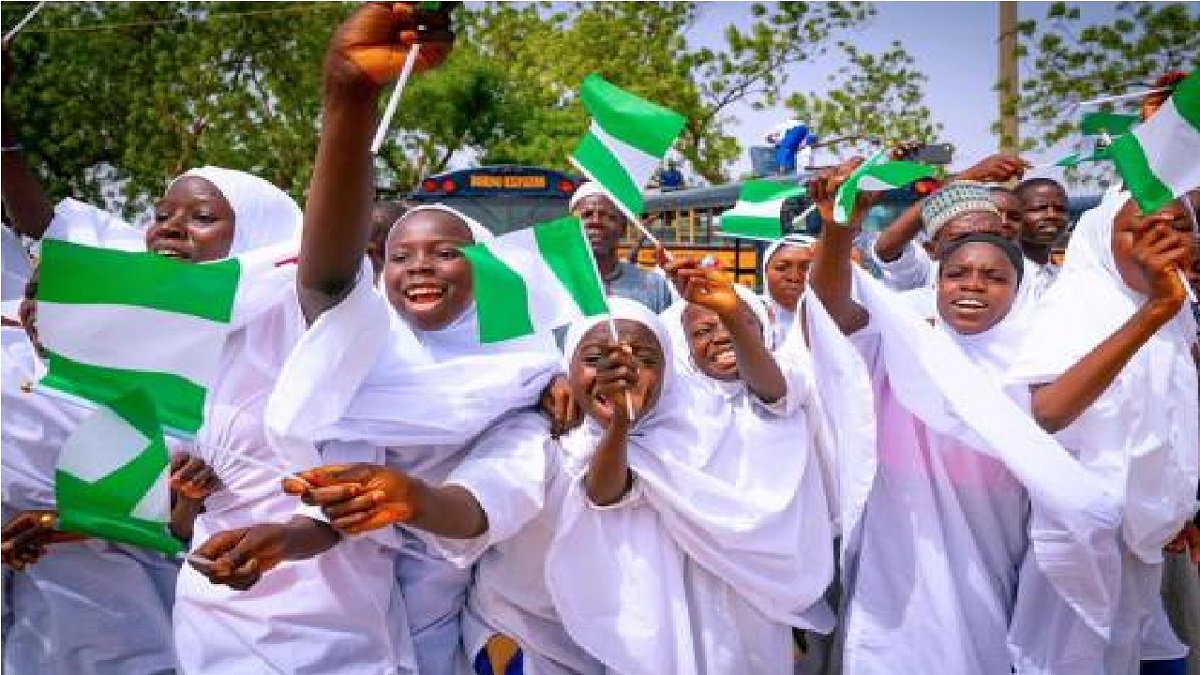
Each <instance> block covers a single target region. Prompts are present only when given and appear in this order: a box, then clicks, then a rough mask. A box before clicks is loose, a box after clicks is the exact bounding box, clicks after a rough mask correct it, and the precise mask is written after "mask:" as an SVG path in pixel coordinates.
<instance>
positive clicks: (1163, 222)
mask: <svg viewBox="0 0 1200 675" xmlns="http://www.w3.org/2000/svg"><path fill="white" fill-rule="evenodd" d="M1173 221H1174V217H1173V216H1172V215H1171V214H1169V213H1167V212H1159V213H1156V214H1153V215H1150V216H1146V217H1144V218H1140V217H1139V218H1135V219H1133V223H1132V226H1131V228H1130V229H1131V230H1132V232H1133V249H1132V251H1131V253H1132V256H1133V259H1134V261H1135V262H1136V263H1137V266H1138V269H1139V271H1140V272H1141V274H1142V275H1143V277H1144V278H1145V280H1146V287H1147V288H1148V289H1149V296H1150V299H1151V301H1155V302H1159V303H1161V304H1162V305H1163V306H1164V307H1166V308H1169V310H1170V312H1171V313H1172V314H1174V313H1175V312H1178V311H1179V309H1180V308H1181V307H1183V303H1184V301H1185V300H1186V299H1187V292H1186V290H1185V289H1184V287H1183V281H1182V280H1181V279H1180V277H1179V271H1178V270H1181V269H1186V268H1187V266H1188V265H1190V264H1191V257H1192V252H1191V246H1192V244H1191V242H1190V241H1189V237H1192V236H1193V235H1192V234H1191V233H1188V232H1181V231H1179V230H1176V229H1173V228H1172V227H1171V223H1172V222H1173Z"/></svg>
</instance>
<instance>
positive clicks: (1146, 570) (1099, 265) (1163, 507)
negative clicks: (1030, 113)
mask: <svg viewBox="0 0 1200 675" xmlns="http://www.w3.org/2000/svg"><path fill="white" fill-rule="evenodd" d="M1128 199H1129V195H1128V193H1127V192H1121V191H1119V190H1116V189H1114V190H1110V191H1108V192H1107V193H1106V194H1105V197H1104V199H1103V201H1102V202H1101V203H1100V205H1099V206H1097V207H1096V208H1094V209H1092V210H1090V211H1088V212H1087V213H1085V214H1084V215H1083V216H1082V217H1081V218H1080V221H1079V224H1078V225H1077V226H1076V228H1075V233H1074V235H1073V236H1072V238H1071V243H1070V245H1069V247H1068V249H1067V256H1066V263H1065V264H1064V266H1063V270H1062V274H1061V275H1060V277H1059V279H1058V281H1057V282H1056V284H1055V286H1054V287H1052V288H1051V290H1050V292H1049V293H1047V295H1046V296H1044V298H1043V299H1042V305H1041V306H1040V307H1039V309H1038V312H1037V313H1036V314H1035V315H1034V316H1033V317H1031V321H1032V323H1031V326H1032V329H1031V331H1030V333H1029V334H1028V335H1027V336H1026V342H1025V345H1024V349H1023V351H1022V358H1021V360H1020V362H1019V363H1018V364H1017V365H1016V366H1015V367H1014V378H1015V379H1017V380H1019V381H1022V382H1027V383H1040V382H1046V381H1050V380H1053V379H1054V378H1056V377H1058V376H1059V375H1061V374H1062V373H1063V372H1064V371H1065V370H1066V369H1067V368H1069V367H1070V366H1071V365H1072V364H1074V363H1075V362H1077V361H1078V360H1079V358H1081V357H1082V356H1084V355H1085V354H1087V353H1088V352H1089V351H1090V350H1091V349H1093V348H1094V347H1095V346H1096V345H1098V344H1099V343H1100V342H1101V341H1103V340H1104V339H1105V338H1107V337H1108V336H1109V335H1111V334H1112V333H1113V332H1114V331H1115V330H1116V329H1117V328H1118V327H1119V326H1120V325H1121V324H1122V323H1124V322H1125V321H1126V320H1127V319H1128V318H1129V317H1130V316H1132V315H1133V314H1134V312H1135V311H1136V310H1137V308H1138V307H1139V306H1140V305H1141V304H1142V303H1143V302H1145V298H1144V297H1140V296H1139V295H1138V294H1136V293H1134V292H1133V291H1132V290H1130V289H1129V288H1128V287H1126V286H1125V284H1124V282H1123V281H1122V280H1121V278H1120V275H1119V273H1118V272H1117V269H1116V262H1115V260H1114V258H1113V253H1112V246H1111V239H1112V229H1113V221H1114V219H1115V217H1116V214H1117V213H1118V211H1119V210H1120V208H1121V207H1122V206H1123V205H1124V203H1125V202H1126V201H1127V200H1128ZM1195 336H1196V324H1195V320H1194V319H1193V317H1192V314H1191V310H1190V308H1189V307H1187V306H1186V303H1185V306H1184V307H1183V308H1182V309H1181V310H1180V312H1179V314H1178V315H1177V316H1176V317H1175V318H1174V319H1173V320H1172V321H1171V322H1170V323H1168V324H1167V325H1166V326H1164V327H1163V328H1162V329H1160V330H1159V331H1158V333H1157V334H1155V335H1154V336H1153V337H1152V338H1151V339H1150V340H1149V341H1148V342H1147V343H1146V344H1145V345H1143V346H1142V347H1141V348H1140V349H1139V350H1138V352H1137V354H1135V355H1134V357H1133V359H1132V360H1131V361H1130V362H1129V364H1128V365H1127V366H1126V367H1125V368H1124V369H1123V370H1122V371H1121V373H1120V374H1119V375H1118V376H1117V378H1116V379H1115V380H1114V381H1113V383H1112V384H1111V385H1110V386H1109V387H1108V388H1107V389H1106V390H1105V392H1104V394H1103V395H1101V397H1100V398H1099V399H1098V400H1097V401H1096V402H1095V403H1094V404H1093V405H1092V406H1091V407H1089V408H1088V409H1087V410H1086V411H1084V413H1083V414H1082V415H1080V416H1079V418H1078V419H1076V420H1075V422H1073V423H1072V424H1071V425H1070V426H1068V427H1067V428H1066V429H1063V430H1062V431H1060V432H1059V433H1058V434H1057V437H1058V438H1059V439H1060V440H1061V441H1062V444H1063V446H1064V447H1066V448H1067V449H1068V450H1070V451H1071V452H1072V454H1074V455H1076V456H1077V457H1078V458H1079V461H1080V462H1081V463H1082V464H1083V466H1084V467H1085V468H1086V469H1087V471H1088V472H1089V473H1090V474H1091V475H1092V476H1094V477H1095V479H1096V480H1099V481H1102V482H1103V483H1104V484H1105V485H1106V486H1107V488H1108V489H1109V490H1110V491H1111V492H1112V493H1114V494H1116V495H1118V496H1119V498H1120V500H1121V506H1122V512H1123V518H1122V523H1121V530H1120V533H1119V536H1114V540H1115V541H1116V543H1117V545H1119V547H1120V550H1121V567H1120V570H1119V572H1118V574H1117V575H1116V581H1117V583H1119V587H1120V595H1119V601H1118V603H1117V606H1116V610H1115V612H1114V615H1113V623H1112V630H1111V635H1109V636H1108V638H1107V639H1104V636H1101V635H1097V634H1096V633H1095V632H1094V631H1089V630H1088V629H1087V626H1084V625H1081V624H1080V621H1079V617H1077V616H1075V615H1074V614H1073V613H1072V612H1071V611H1070V609H1069V608H1066V607H1063V606H1062V604H1061V603H1060V602H1058V601H1057V598H1055V597H1053V596H1046V595H1039V594H1037V593H1031V594H1030V596H1029V598H1028V608H1027V611H1026V613H1025V616H1027V617H1028V618H1027V620H1024V621H1021V622H1017V623H1016V625H1014V633H1015V634H1016V637H1017V638H1019V647H1020V652H1021V660H1022V662H1021V664H1020V665H1021V672H1022V673H1043V672H1045V673H1055V675H1059V674H1060V673H1067V674H1074V673H1080V674H1082V673H1089V674H1091V673H1105V674H1106V675H1126V674H1127V673H1135V672H1137V668H1138V663H1139V661H1140V660H1143V659H1148V658H1149V659H1168V658H1178V657H1181V656H1183V655H1184V654H1185V653H1186V648H1185V647H1183V645H1181V644H1180V643H1179V642H1178V640H1177V639H1176V638H1175V636H1174V635H1173V634H1172V633H1171V632H1170V629H1169V626H1167V625H1166V622H1165V621H1162V612H1163V610H1162V602H1161V597H1160V595H1159V585H1160V580H1161V574H1162V547H1163V545H1164V544H1166V543H1167V541H1169V540H1170V539H1171V537H1172V536H1174V535H1175V533H1176V532H1178V531H1179V529H1180V528H1181V527H1182V525H1183V524H1184V522H1186V521H1187V519H1188V518H1190V517H1191V516H1192V515H1194V513H1195V511H1196V501H1195V495H1196V492H1195V491H1196V482H1197V475H1198V473H1200V467H1198V462H1200V460H1198V458H1197V452H1196V448H1197V447H1200V421H1198V420H1200V414H1198V413H1197V381H1196V367H1195V363H1194V362H1193V360H1192V356H1191V351H1190V350H1191V349H1192V347H1193V346H1194V344H1195ZM1031 585H1032V584H1031ZM1147 638H1149V639H1147ZM1143 644H1147V645H1155V646H1157V649H1155V650H1153V651H1149V650H1145V649H1144V648H1143ZM1062 645H1068V646H1069V649H1068V650H1066V651H1064V650H1062V648H1061V646H1062ZM1077 655H1078V656H1079V657H1080V658H1074V657H1076V656H1077ZM1082 655H1089V656H1092V657H1093V658H1092V659H1090V660H1084V659H1083V658H1082ZM1095 657H1102V658H1103V665H1100V664H1098V663H1096V658H1095Z"/></svg>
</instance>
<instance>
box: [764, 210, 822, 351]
mask: <svg viewBox="0 0 1200 675" xmlns="http://www.w3.org/2000/svg"><path fill="white" fill-rule="evenodd" d="M816 243H817V238H816V237H813V236H811V235H807V234H789V235H787V236H785V237H784V238H782V239H780V240H778V241H776V242H774V243H772V244H771V245H770V246H768V247H767V249H766V250H765V251H763V257H762V265H761V269H760V270H759V273H760V274H761V276H762V280H763V292H762V296H761V297H762V299H763V302H765V303H767V307H769V308H770V309H771V313H772V314H773V315H774V316H773V319H774V320H773V321H772V324H771V325H772V332H773V333H774V336H773V340H774V345H773V346H772V347H771V349H776V348H779V347H782V346H783V343H784V341H785V340H786V339H787V337H788V335H789V334H790V333H791V330H792V326H793V324H795V322H796V310H794V309H788V308H787V307H784V306H783V305H781V304H779V303H778V302H776V301H775V298H774V297H772V296H771V288H770V285H769V284H770V282H768V281H767V269H769V268H770V266H771V258H774V257H775V254H776V253H778V252H779V251H781V250H783V248H784V247H787V246H791V247H795V248H812V246H813V244H816Z"/></svg>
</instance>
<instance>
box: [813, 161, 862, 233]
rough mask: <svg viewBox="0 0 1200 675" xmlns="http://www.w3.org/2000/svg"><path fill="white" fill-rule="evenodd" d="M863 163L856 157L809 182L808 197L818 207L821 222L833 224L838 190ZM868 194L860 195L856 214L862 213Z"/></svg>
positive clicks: (852, 219)
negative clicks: (834, 205) (834, 203)
mask: <svg viewBox="0 0 1200 675" xmlns="http://www.w3.org/2000/svg"><path fill="white" fill-rule="evenodd" d="M862 163H863V158H862V157H854V158H851V159H849V160H847V161H845V162H842V163H841V164H838V165H837V166H834V167H830V168H828V169H825V170H824V171H822V172H821V173H819V174H817V176H816V177H815V178H813V179H812V180H810V181H808V197H809V199H811V200H812V201H813V202H814V203H815V204H816V205H817V211H818V212H819V213H820V214H821V220H822V221H823V222H825V223H833V222H834V217H833V202H834V199H836V198H837V193H838V189H839V188H841V187H842V184H843V183H845V182H846V179H848V178H849V177H850V174H852V173H854V170H855V169H857V168H858V167H859V165H860V164H862ZM868 194H870V193H868V192H860V193H859V196H858V198H859V203H858V204H856V205H855V209H854V210H855V212H856V213H857V212H859V211H861V208H860V207H861V206H863V205H865V204H864V199H865V195H868ZM850 221H851V222H854V217H853V216H851V218H850Z"/></svg>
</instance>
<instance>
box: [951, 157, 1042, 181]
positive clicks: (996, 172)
mask: <svg viewBox="0 0 1200 675" xmlns="http://www.w3.org/2000/svg"><path fill="white" fill-rule="evenodd" d="M1029 167H1030V164H1029V162H1026V161H1025V160H1023V159H1021V158H1020V157H1017V156H1016V155H1003V154H997V155H992V156H991V157H985V158H984V159H983V160H982V161H980V162H979V163H978V164H976V165H975V166H972V167H971V168H969V169H967V170H966V171H963V172H962V173H960V174H958V175H956V176H955V179H957V180H973V181H979V182H981V183H1004V182H1007V181H1009V180H1012V179H1013V178H1020V177H1021V176H1022V175H1024V174H1025V170H1026V169H1028V168H1029Z"/></svg>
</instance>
